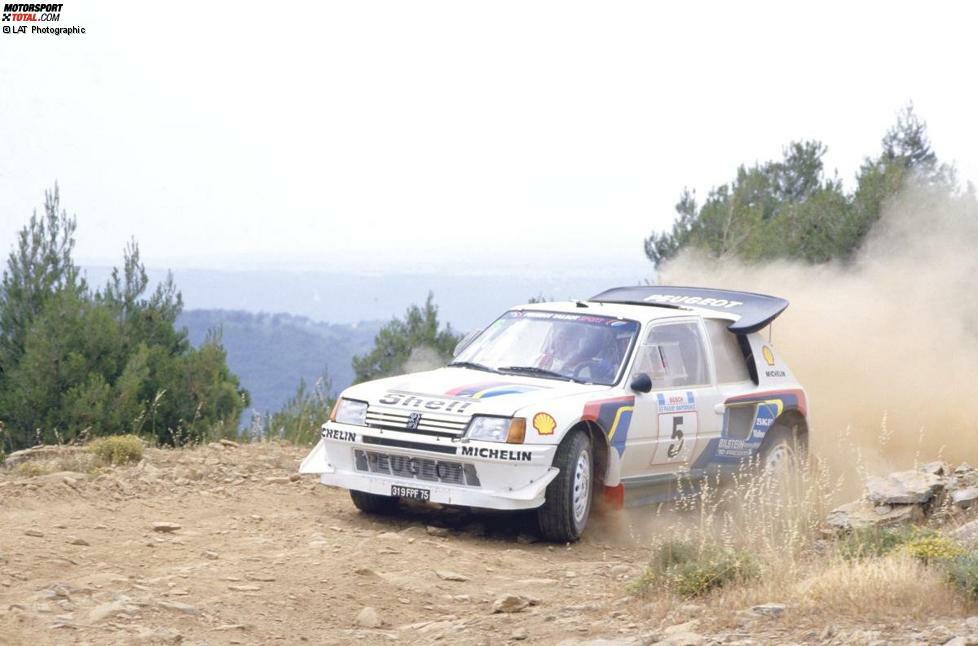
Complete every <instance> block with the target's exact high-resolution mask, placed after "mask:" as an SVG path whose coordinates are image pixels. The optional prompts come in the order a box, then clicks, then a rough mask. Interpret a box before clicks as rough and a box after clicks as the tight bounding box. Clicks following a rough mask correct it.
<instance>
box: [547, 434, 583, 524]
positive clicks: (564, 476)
mask: <svg viewBox="0 0 978 646" xmlns="http://www.w3.org/2000/svg"><path fill="white" fill-rule="evenodd" d="M554 466H555V467H557V468H558V469H559V470H560V473H558V474H557V477H556V478H554V479H553V481H552V482H551V483H550V484H549V485H547V493H546V502H544V503H543V506H542V507H540V508H539V509H538V510H537V523H538V524H539V525H540V533H541V534H542V535H543V537H544V538H545V539H547V540H549V541H555V542H560V543H566V542H569V541H576V540H577V539H578V538H580V537H581V533H582V532H583V531H584V528H585V527H586V526H587V519H588V516H589V515H590V513H591V498H592V494H593V491H594V453H593V451H592V450H591V441H590V439H588V436H587V435H585V434H584V433H583V432H581V431H574V432H573V433H572V434H571V435H569V436H568V437H566V438H565V439H564V441H563V442H561V444H560V446H559V447H557V455H556V456H555V457H554Z"/></svg>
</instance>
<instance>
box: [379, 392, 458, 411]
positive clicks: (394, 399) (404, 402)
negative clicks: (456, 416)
mask: <svg viewBox="0 0 978 646" xmlns="http://www.w3.org/2000/svg"><path fill="white" fill-rule="evenodd" d="M377 402H378V403H380V404H386V405H388V406H405V407H407V408H424V409H425V410H438V411H444V412H446V413H461V412H462V411H464V410H465V409H466V408H468V407H469V406H470V405H471V404H472V402H467V401H460V400H457V399H434V398H429V397H418V396H416V395H411V394H408V393H384V396H383V397H381V398H380V399H379V400H377Z"/></svg>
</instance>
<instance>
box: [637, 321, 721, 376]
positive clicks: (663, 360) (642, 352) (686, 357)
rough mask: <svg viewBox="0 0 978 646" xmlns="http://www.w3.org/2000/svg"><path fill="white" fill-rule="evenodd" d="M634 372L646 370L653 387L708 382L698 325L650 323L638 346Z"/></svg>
mask: <svg viewBox="0 0 978 646" xmlns="http://www.w3.org/2000/svg"><path fill="white" fill-rule="evenodd" d="M634 372H635V373H639V372H644V373H647V374H648V375H649V376H650V377H651V378H652V388H654V389H664V388H686V387H689V386H700V385H705V384H708V383H709V382H710V378H709V376H708V374H707V370H706V351H705V349H704V346H703V340H702V338H701V337H700V329H699V326H698V325H697V324H696V323H693V322H689V323H665V324H660V325H655V326H653V328H652V330H651V331H650V332H649V335H648V337H646V339H645V343H644V344H642V346H641V347H640V348H639V354H638V357H637V360H636V363H635V370H634Z"/></svg>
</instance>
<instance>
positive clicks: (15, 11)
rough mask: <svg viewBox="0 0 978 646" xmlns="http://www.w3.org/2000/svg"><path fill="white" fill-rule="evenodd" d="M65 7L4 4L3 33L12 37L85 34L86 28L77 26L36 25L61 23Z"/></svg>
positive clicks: (59, 5) (0, 17)
mask: <svg viewBox="0 0 978 646" xmlns="http://www.w3.org/2000/svg"><path fill="white" fill-rule="evenodd" d="M63 7H64V4H33V3H27V4H24V3H9V2H8V3H4V5H3V14H2V16H0V22H2V23H3V29H2V31H3V33H4V34H10V35H12V36H30V35H33V34H41V35H50V36H71V35H73V34H84V33H85V28H84V27H79V26H77V25H73V26H70V27H62V26H60V25H59V26H57V27H54V26H48V25H39V24H35V23H49V24H50V23H55V22H61V9H62V8H63ZM11 23H13V24H11Z"/></svg>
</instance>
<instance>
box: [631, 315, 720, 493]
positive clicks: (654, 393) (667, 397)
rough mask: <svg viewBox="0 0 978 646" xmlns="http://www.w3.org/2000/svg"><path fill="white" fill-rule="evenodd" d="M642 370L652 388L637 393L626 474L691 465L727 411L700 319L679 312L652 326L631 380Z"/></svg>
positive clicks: (718, 428)
mask: <svg viewBox="0 0 978 646" xmlns="http://www.w3.org/2000/svg"><path fill="white" fill-rule="evenodd" d="M643 374H644V375H648V377H649V378H650V381H651V385H652V388H651V390H649V392H645V393H643V392H636V393H635V409H634V411H633V413H632V430H631V431H630V433H629V448H628V450H627V451H626V452H625V455H624V456H623V459H622V475H623V476H624V477H632V476H642V475H654V474H661V473H671V472H675V471H683V470H688V469H689V468H690V466H691V465H692V463H693V461H694V460H695V458H696V457H697V456H698V455H699V453H700V452H701V451H702V449H703V447H704V446H705V445H706V441H707V440H706V438H709V437H716V436H717V435H718V434H719V432H720V427H721V423H722V412H723V411H722V407H720V408H719V409H718V406H717V405H718V404H720V403H721V395H720V393H719V391H718V389H717V387H716V385H715V383H714V380H713V364H712V358H711V357H710V354H709V345H708V344H707V343H705V335H704V329H703V326H702V322H701V320H700V319H699V318H698V317H688V318H676V319H669V320H665V321H661V322H654V323H652V324H651V325H650V326H648V330H647V331H646V332H645V336H644V338H643V341H642V343H641V345H640V346H639V347H638V348H637V355H636V358H635V361H634V362H633V367H632V371H631V375H630V377H629V379H630V383H631V381H634V380H635V378H636V377H638V376H639V375H643ZM633 443H634V445H633Z"/></svg>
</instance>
